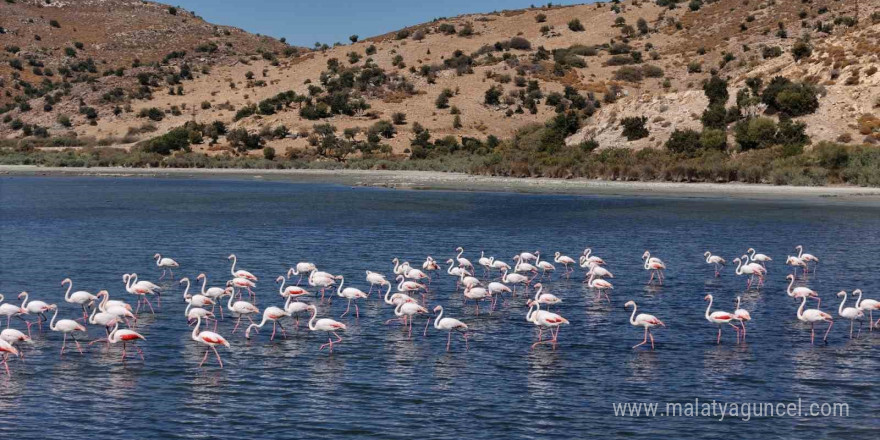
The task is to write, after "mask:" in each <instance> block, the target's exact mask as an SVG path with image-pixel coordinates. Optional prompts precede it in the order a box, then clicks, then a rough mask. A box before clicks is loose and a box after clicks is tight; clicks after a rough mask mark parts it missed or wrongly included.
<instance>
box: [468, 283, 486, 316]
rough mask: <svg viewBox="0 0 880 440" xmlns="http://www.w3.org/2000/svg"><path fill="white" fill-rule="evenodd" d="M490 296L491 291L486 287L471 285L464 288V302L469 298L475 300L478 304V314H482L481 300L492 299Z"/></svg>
mask: <svg viewBox="0 0 880 440" xmlns="http://www.w3.org/2000/svg"><path fill="white" fill-rule="evenodd" d="M490 297H491V295H490V294H489V291H488V290H487V289H486V288H484V287H476V286H471V287H468V288H466V289H464V298H465V299H464V302H465V303H467V300H469V299H472V300H474V303H475V304H476V305H477V315H479V314H480V301H483V300H485V299H490Z"/></svg>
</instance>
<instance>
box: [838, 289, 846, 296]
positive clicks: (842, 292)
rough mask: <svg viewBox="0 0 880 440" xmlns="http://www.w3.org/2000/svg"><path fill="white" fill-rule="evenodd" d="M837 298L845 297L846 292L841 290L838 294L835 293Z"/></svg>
mask: <svg viewBox="0 0 880 440" xmlns="http://www.w3.org/2000/svg"><path fill="white" fill-rule="evenodd" d="M837 296H838V297H840V296H846V290H841V291H840V292H837Z"/></svg>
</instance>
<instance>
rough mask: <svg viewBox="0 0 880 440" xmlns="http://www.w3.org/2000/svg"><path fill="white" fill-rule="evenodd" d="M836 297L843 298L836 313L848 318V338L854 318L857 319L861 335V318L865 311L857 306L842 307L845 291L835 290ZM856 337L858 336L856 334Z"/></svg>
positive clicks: (850, 334) (851, 336)
mask: <svg viewBox="0 0 880 440" xmlns="http://www.w3.org/2000/svg"><path fill="white" fill-rule="evenodd" d="M837 296H838V297H842V298H843V300H841V301H840V307H838V308H837V314H838V315H840V317H841V318H846V319H849V338H850V339H852V338H853V335H852V332H853V323H855V320H856V319H858V320H859V336H861V335H862V319H864V318H865V313H864V312H862V311H861V310H859V309H858V308H857V307H847V308H844V307H843V305H844V303H846V296H847V295H846V291H845V290H841V291H840V292H837ZM857 337H858V336H857Z"/></svg>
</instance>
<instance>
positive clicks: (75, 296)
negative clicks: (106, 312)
mask: <svg viewBox="0 0 880 440" xmlns="http://www.w3.org/2000/svg"><path fill="white" fill-rule="evenodd" d="M64 284H67V292H66V293H65V294H64V300H65V301H67V302H69V303H71V304H78V305H79V306H80V307H82V312H83V321H85V320H86V319H88V317H89V314H88V313H86V306H88V307H89V308H91V307H92V304H94V302H95V300H96V299H98V297H96V296H95V295H92V294H91V293H89V292H86V291H85V290H78V291H76V292H73V293H72V294H71V293H70V291H71V290H72V289H73V281H71V280H70V278H65V279H64V281H62V282H61V285H62V286H63V285H64ZM7 327H8V325H7Z"/></svg>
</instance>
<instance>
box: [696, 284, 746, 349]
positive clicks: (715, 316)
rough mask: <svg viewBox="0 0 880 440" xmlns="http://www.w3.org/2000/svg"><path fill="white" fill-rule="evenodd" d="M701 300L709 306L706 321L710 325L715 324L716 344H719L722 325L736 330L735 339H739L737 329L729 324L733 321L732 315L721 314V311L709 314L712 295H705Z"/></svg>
mask: <svg viewBox="0 0 880 440" xmlns="http://www.w3.org/2000/svg"><path fill="white" fill-rule="evenodd" d="M703 300H704V301H709V306H708V307H706V320H707V321H709V322H711V323H712V324H715V325H717V326H718V340H717V341H716V343H717V344H720V343H721V325H723V324H730V326H731V327H733V328H734V330H736V332H737V339H739V327H737V326H735V325H733V324H732V323H731V322H730V321H733V320H734V319H735V318H734V316H733V314H732V313H727V312H722V311H716V312H711V313H710V310H711V309H712V301H713V298H712V295H706V296H705V297H704V298H703Z"/></svg>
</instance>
